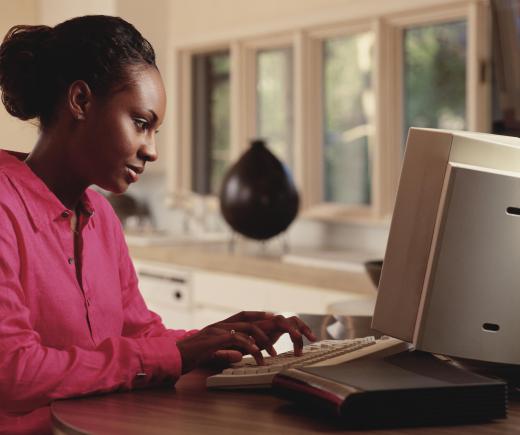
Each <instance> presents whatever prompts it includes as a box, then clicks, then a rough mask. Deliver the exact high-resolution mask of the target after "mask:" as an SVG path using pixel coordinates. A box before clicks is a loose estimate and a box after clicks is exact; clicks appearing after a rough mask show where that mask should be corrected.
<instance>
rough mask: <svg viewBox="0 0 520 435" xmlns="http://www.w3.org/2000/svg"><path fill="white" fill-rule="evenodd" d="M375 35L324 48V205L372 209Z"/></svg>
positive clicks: (329, 41)
mask: <svg viewBox="0 0 520 435" xmlns="http://www.w3.org/2000/svg"><path fill="white" fill-rule="evenodd" d="M373 45H374V35H373V33H371V32H365V33H361V34H355V35H350V36H346V37H339V38H332V39H327V40H325V41H324V42H323V51H322V52H323V61H322V66H323V73H322V77H323V83H322V89H323V100H324V110H323V115H324V121H323V176H324V180H323V186H324V189H323V200H324V201H325V202H338V203H342V204H355V205H369V204H370V202H371V198H370V196H371V189H370V183H371V179H370V173H371V170H370V165H371V162H370V142H371V140H372V132H373V127H374V125H373V121H374V92H373V89H372V63H373V62H372V53H373Z"/></svg>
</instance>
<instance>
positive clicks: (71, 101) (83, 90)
mask: <svg viewBox="0 0 520 435" xmlns="http://www.w3.org/2000/svg"><path fill="white" fill-rule="evenodd" d="M91 102H92V92H91V90H90V87H89V85H87V83H86V82H84V81H83V80H76V81H75V82H73V83H72V84H71V85H70V86H69V93H68V98H67V107H68V109H69V111H70V113H71V115H72V117H73V118H74V119H76V120H78V121H80V120H82V119H85V117H86V115H87V112H88V109H89V107H90V104H91Z"/></svg>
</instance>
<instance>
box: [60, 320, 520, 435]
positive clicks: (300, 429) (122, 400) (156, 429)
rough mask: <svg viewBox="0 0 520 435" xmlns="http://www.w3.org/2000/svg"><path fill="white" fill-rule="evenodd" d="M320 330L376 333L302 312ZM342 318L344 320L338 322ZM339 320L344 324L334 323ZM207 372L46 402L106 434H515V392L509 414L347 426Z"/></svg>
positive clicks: (519, 404)
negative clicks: (228, 384)
mask: <svg viewBox="0 0 520 435" xmlns="http://www.w3.org/2000/svg"><path fill="white" fill-rule="evenodd" d="M301 317H302V319H304V321H305V322H306V323H307V324H308V325H309V326H310V327H311V328H312V330H313V331H315V333H316V334H317V335H318V336H319V337H320V339H324V338H352V337H360V336H366V335H372V334H374V331H372V330H371V329H370V326H369V325H370V319H369V318H365V317H355V316H345V317H344V318H341V316H313V315H302V316H301ZM338 321H341V322H338ZM338 325H341V327H339V326H338ZM209 374H210V372H209V371H203V370H196V371H194V372H192V373H189V374H187V375H185V376H183V377H182V378H181V379H180V380H179V381H178V382H177V385H176V387H175V388H162V389H150V390H141V391H133V392H128V393H113V394H107V395H103V396H92V397H85V398H81V399H68V400H60V401H56V402H54V403H53V404H52V405H51V412H52V417H53V424H54V426H55V429H56V432H57V433H60V432H61V433H66V434H78V433H92V434H96V433H103V434H125V435H127V434H128V435H132V434H143V433H146V434H147V435H148V434H166V433H168V434H170V433H179V434H208V433H219V432H220V433H225V434H226V435H227V434H231V435H233V434H244V433H253V434H276V433H281V434H306V433H317V432H326V433H329V432H330V433H343V432H344V433H348V434H351V435H353V434H356V433H359V434H363V435H367V434H369V433H376V434H377V435H388V434H416V433H420V434H439V435H440V434H443V435H464V434H468V435H469V434H480V433H482V434H484V433H485V434H488V435H493V434H512V433H520V398H512V400H511V401H510V404H509V417H508V418H507V419H506V420H499V421H496V422H491V423H485V424H479V425H463V426H445V427H425V428H408V429H401V428H399V429H393V430H377V431H374V432H371V431H360V432H355V431H346V430H344V428H342V427H341V425H340V424H338V423H335V422H333V421H331V420H330V419H326V418H323V417H321V418H319V417H316V416H312V415H309V413H308V412H306V411H303V410H301V409H299V408H298V407H297V406H296V405H294V404H293V403H291V402H287V401H285V400H282V399H280V398H278V397H275V396H274V395H272V394H271V393H270V391H269V390H264V391H218V390H207V389H206V386H205V385H206V384H205V381H206V377H207V376H208V375H209Z"/></svg>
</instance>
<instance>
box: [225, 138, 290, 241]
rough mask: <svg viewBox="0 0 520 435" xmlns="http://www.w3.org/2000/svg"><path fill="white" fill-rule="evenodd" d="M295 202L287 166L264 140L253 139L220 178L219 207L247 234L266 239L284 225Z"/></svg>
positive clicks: (232, 222)
mask: <svg viewBox="0 0 520 435" xmlns="http://www.w3.org/2000/svg"><path fill="white" fill-rule="evenodd" d="M298 206H299V197H298V192H297V190H296V187H295V186H294V182H293V180H292V177H291V174H290V173H289V170H288V169H287V167H286V166H285V165H284V164H283V163H282V162H280V160H278V159H277V158H276V157H275V156H274V154H273V153H271V151H269V150H268V149H267V147H266V146H265V142H264V141H263V140H253V141H252V142H251V148H250V149H249V150H248V151H246V152H245V153H244V154H243V155H242V157H240V159H239V160H238V162H236V163H235V164H234V165H233V166H232V167H231V168H229V170H228V172H227V173H226V176H225V177H224V180H223V182H222V188H221V191H220V209H221V211H222V215H223V216H224V219H225V220H226V222H227V223H228V224H229V225H230V226H231V228H233V229H234V230H235V231H236V232H238V233H240V234H242V235H244V236H246V237H250V238H252V239H256V240H266V239H269V238H271V237H273V236H276V235H277V234H279V233H281V232H282V231H284V230H285V229H287V227H288V226H289V225H290V223H291V222H292V221H293V220H294V218H295V217H296V215H297V213H298Z"/></svg>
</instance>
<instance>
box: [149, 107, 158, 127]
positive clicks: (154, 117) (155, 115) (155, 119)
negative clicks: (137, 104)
mask: <svg viewBox="0 0 520 435" xmlns="http://www.w3.org/2000/svg"><path fill="white" fill-rule="evenodd" d="M148 112H150V114H151V115H152V122H153V123H154V124H155V123H156V122H157V120H158V119H159V117H158V116H157V114H156V113H155V112H154V111H153V110H152V109H148Z"/></svg>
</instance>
